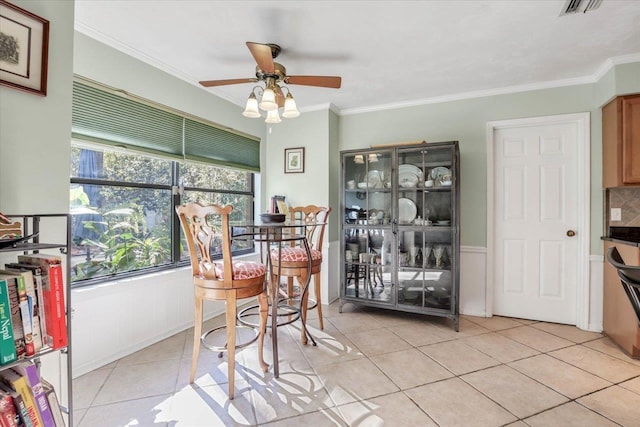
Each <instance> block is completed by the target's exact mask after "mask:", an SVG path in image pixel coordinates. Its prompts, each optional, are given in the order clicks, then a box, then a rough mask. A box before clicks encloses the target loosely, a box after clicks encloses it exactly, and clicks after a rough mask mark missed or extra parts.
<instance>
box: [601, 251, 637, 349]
mask: <svg viewBox="0 0 640 427" xmlns="http://www.w3.org/2000/svg"><path fill="white" fill-rule="evenodd" d="M614 246H615V247H616V248H618V252H619V253H620V255H621V256H622V259H623V260H624V262H625V264H628V265H640V248H639V247H638V246H633V245H625V244H622V243H617V242H616V243H614V242H609V241H605V242H604V253H605V257H606V254H607V252H608V251H609V248H611V247H614ZM603 300H604V312H603V317H604V318H603V322H604V324H603V326H604V332H605V334H607V336H609V338H611V339H612V340H613V341H614V342H615V343H616V344H618V346H619V347H620V348H621V349H622V350H624V352H625V353H627V354H628V355H630V356H632V357H635V358H640V326H639V325H638V318H637V317H636V313H635V312H634V311H633V307H632V306H631V303H630V302H629V299H628V297H627V294H625V292H624V289H623V288H622V285H621V284H620V277H618V273H617V272H616V269H615V268H614V267H613V266H612V265H611V264H609V263H608V262H606V261H605V263H604V294H603Z"/></svg>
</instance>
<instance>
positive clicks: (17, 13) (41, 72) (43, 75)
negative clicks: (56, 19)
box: [0, 0, 49, 96]
mask: <svg viewBox="0 0 640 427" xmlns="http://www.w3.org/2000/svg"><path fill="white" fill-rule="evenodd" d="M48 55H49V21H47V20H46V19H43V18H41V17H39V16H37V15H34V14H33V13H31V12H29V11H26V10H24V9H21V8H19V7H18V6H15V5H13V4H11V3H9V2H7V1H5V0H0V84H1V85H4V86H9V87H12V88H14V89H19V90H24V91H27V92H31V93H34V94H36V95H41V96H46V95H47V61H48Z"/></svg>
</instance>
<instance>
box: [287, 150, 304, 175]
mask: <svg viewBox="0 0 640 427" xmlns="http://www.w3.org/2000/svg"><path fill="white" fill-rule="evenodd" d="M284 173H304V147H296V148H285V149H284Z"/></svg>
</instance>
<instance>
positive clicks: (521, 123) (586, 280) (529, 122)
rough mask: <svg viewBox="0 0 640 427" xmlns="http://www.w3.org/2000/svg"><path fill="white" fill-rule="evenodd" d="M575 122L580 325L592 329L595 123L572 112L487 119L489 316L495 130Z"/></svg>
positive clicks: (490, 308) (489, 307)
mask: <svg viewBox="0 0 640 427" xmlns="http://www.w3.org/2000/svg"><path fill="white" fill-rule="evenodd" d="M571 123H573V124H575V125H576V128H577V152H576V156H577V157H578V159H579V160H578V165H577V175H578V177H577V178H578V188H579V191H578V206H576V209H577V211H578V224H577V227H578V230H579V232H578V233H576V238H577V239H578V262H577V267H578V272H577V273H578V274H577V277H576V319H575V322H576V326H577V327H578V328H580V329H588V328H589V307H590V300H591V289H590V277H589V268H590V264H589V258H590V256H589V255H590V243H591V128H590V126H591V124H590V114H589V113H588V112H585V113H572V114H559V115H553V116H542V117H531V118H524V119H511V120H499V121H491V122H487V287H486V295H485V306H486V313H487V316H492V315H493V293H494V279H495V272H494V269H495V267H496V266H495V261H496V260H495V243H496V242H495V234H494V215H495V194H494V188H493V186H494V184H495V179H494V173H495V170H494V166H495V152H494V146H495V140H494V135H495V131H496V130H499V129H508V128H518V127H527V126H542V125H554V124H571Z"/></svg>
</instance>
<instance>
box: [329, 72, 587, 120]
mask: <svg viewBox="0 0 640 427" xmlns="http://www.w3.org/2000/svg"><path fill="white" fill-rule="evenodd" d="M594 81H595V80H594V79H593V77H578V78H573V79H562V80H554V81H549V82H541V83H530V84H526V85H517V86H505V87H501V88H494V89H486V90H476V91H471V92H462V93H457V94H452V95H443V96H436V97H432V98H422V99H415V100H412V101H406V102H397V103H393V104H383V105H375V106H371V107H362V108H349V109H345V110H342V111H341V112H340V115H342V116H347V115H351V114H362V113H370V112H374V111H384V110H392V109H397V108H408V107H417V106H420V105H428V104H441V103H443V102H451V101H461V100H464V99H473V98H483V97H487V96H496V95H507V94H511V93H518V92H528V91H533V90H541V89H552V88H557V87H565V86H575V85H582V84H590V83H593V82H594Z"/></svg>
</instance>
